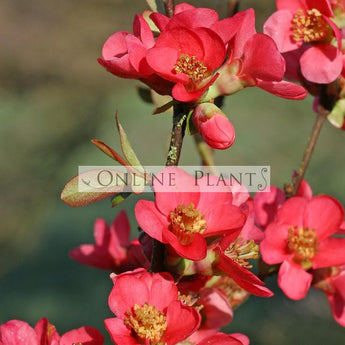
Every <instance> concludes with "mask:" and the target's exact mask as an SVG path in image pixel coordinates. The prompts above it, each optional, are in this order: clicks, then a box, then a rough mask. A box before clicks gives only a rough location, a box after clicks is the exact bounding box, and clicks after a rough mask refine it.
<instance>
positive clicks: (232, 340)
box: [198, 333, 249, 345]
mask: <svg viewBox="0 0 345 345" xmlns="http://www.w3.org/2000/svg"><path fill="white" fill-rule="evenodd" d="M241 340H242V339H241ZM241 340H240V339H237V338H236V337H233V336H232V335H231V334H225V333H217V334H215V335H212V336H210V337H207V338H205V339H203V340H202V341H201V342H199V343H198V345H245V344H249V342H248V343H243V342H242V341H241Z"/></svg>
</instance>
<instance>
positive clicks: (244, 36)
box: [210, 9, 307, 99]
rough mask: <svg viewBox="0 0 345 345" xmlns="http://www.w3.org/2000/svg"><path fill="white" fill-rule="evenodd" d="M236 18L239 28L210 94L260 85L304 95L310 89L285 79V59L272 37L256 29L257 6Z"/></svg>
mask: <svg viewBox="0 0 345 345" xmlns="http://www.w3.org/2000/svg"><path fill="white" fill-rule="evenodd" d="M233 18H236V19H237V21H238V22H239V28H238V30H237V32H236V35H235V36H234V38H233V39H232V41H231V42H230V44H229V46H228V50H229V52H230V54H229V58H228V60H227V61H226V63H225V64H224V65H223V66H222V67H221V68H220V70H219V71H218V73H219V78H218V79H217V81H216V82H215V84H214V86H212V87H211V90H210V95H212V96H217V95H222V94H223V95H224V94H232V93H235V92H237V91H239V90H241V89H243V88H244V87H251V86H258V87H260V88H262V89H264V90H265V91H268V92H270V93H273V94H274V95H277V96H279V97H283V98H289V99H303V98H305V97H306V95H307V92H306V90H305V89H304V88H303V87H301V86H299V85H296V84H292V83H289V82H286V81H283V80H282V79H283V77H284V72H285V60H284V58H283V57H282V55H281V54H280V52H279V50H278V48H277V46H276V44H275V42H274V41H273V40H272V38H271V37H269V36H267V35H264V34H259V33H256V30H255V14H254V10H253V9H249V10H247V11H244V12H239V13H238V14H236V15H235V17H233Z"/></svg>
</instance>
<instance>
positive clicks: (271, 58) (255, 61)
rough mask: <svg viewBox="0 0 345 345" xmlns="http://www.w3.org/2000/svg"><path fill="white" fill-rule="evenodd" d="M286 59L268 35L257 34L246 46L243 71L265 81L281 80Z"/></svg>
mask: <svg viewBox="0 0 345 345" xmlns="http://www.w3.org/2000/svg"><path fill="white" fill-rule="evenodd" d="M284 72H285V60H284V58H283V57H282V55H281V54H280V53H279V51H278V49H277V46H276V44H275V43H274V41H273V40H272V39H271V38H270V37H269V36H267V35H264V34H255V35H253V36H252V37H251V38H250V39H249V40H248V41H247V42H246V44H245V46H244V57H243V73H244V74H246V75H249V76H251V77H253V78H259V79H262V80H265V81H280V80H282V79H283V76H284Z"/></svg>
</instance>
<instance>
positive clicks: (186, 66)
mask: <svg viewBox="0 0 345 345" xmlns="http://www.w3.org/2000/svg"><path fill="white" fill-rule="evenodd" d="M174 70H175V72H176V73H184V74H186V75H187V76H188V77H189V79H191V80H192V81H193V82H194V83H197V82H199V81H201V80H203V79H205V78H207V77H209V76H210V75H211V72H210V71H209V70H208V69H207V67H206V66H205V65H204V63H203V62H201V61H199V60H197V59H196V57H195V56H189V55H186V54H181V55H180V57H179V58H178V60H177V61H176V64H175V66H174Z"/></svg>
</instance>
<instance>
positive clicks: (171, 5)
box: [165, 0, 175, 18]
mask: <svg viewBox="0 0 345 345" xmlns="http://www.w3.org/2000/svg"><path fill="white" fill-rule="evenodd" d="M174 9H175V1H174V0H166V1H165V12H166V15H167V16H168V17H170V18H171V17H172V16H173V15H174Z"/></svg>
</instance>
